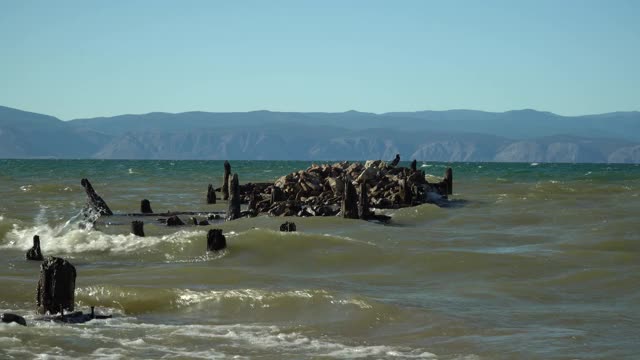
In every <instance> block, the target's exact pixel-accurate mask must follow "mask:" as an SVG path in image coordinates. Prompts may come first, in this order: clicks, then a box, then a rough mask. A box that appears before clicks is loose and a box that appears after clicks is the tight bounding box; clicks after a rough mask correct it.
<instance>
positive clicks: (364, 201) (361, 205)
mask: <svg viewBox="0 0 640 360" xmlns="http://www.w3.org/2000/svg"><path fill="white" fill-rule="evenodd" d="M367 191H368V189H367V182H366V181H363V182H362V183H360V196H359V199H358V217H360V219H362V220H367V219H368V218H369V215H371V212H370V211H369V194H368V193H367Z"/></svg>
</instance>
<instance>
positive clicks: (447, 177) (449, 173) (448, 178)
mask: <svg viewBox="0 0 640 360" xmlns="http://www.w3.org/2000/svg"><path fill="white" fill-rule="evenodd" d="M443 181H444V182H445V183H446V184H447V195H452V194H453V170H452V169H451V168H447V170H446V171H445V173H444V180H443Z"/></svg>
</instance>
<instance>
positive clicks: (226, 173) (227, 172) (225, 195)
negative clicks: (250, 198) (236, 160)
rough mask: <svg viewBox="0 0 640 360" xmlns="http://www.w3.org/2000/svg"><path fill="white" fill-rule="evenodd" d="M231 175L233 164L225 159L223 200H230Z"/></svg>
mask: <svg viewBox="0 0 640 360" xmlns="http://www.w3.org/2000/svg"><path fill="white" fill-rule="evenodd" d="M230 176H231V164H229V162H228V161H226V160H225V161H224V174H223V175H222V200H229V177H230Z"/></svg>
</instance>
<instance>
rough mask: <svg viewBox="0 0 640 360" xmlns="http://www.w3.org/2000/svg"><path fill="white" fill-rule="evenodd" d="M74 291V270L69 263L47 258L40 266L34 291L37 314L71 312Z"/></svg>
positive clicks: (59, 259)
mask: <svg viewBox="0 0 640 360" xmlns="http://www.w3.org/2000/svg"><path fill="white" fill-rule="evenodd" d="M75 290H76V268H75V267H74V266H73V265H71V263H70V262H68V261H66V260H64V259H62V258H57V257H48V258H47V259H46V260H45V261H44V262H42V265H40V280H39V281H38V288H37V291H36V306H37V312H38V313H39V314H46V313H50V314H56V313H58V312H60V311H64V310H67V311H73V309H74V302H75Z"/></svg>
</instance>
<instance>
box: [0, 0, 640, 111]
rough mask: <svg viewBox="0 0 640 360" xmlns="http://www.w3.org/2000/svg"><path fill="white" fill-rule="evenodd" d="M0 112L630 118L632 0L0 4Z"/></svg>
mask: <svg viewBox="0 0 640 360" xmlns="http://www.w3.org/2000/svg"><path fill="white" fill-rule="evenodd" d="M0 105H5V106H10V107H16V108H20V109H24V110H29V111H35V112H41V113H46V114H50V115H54V116H57V117H59V118H61V119H65V120H67V119H72V118H78V117H94V116H108V115H117V114H123V113H146V112H151V111H167V112H182V111H191V110H203V111H250V110H259V109H268V110H278V111H330V112H334V111H335V112H337V111H346V110H350V109H355V110H360V111H369V112H387V111H414V110H425V109H429V110H445V109H460V108H464V109H479V110H488V111H505V110H511V109H522V108H534V109H538V110H546V111H552V112H556V113H559V114H564V115H578V114H587V113H602V112H609V111H628V110H640V1H636V0H626V1H625V0H619V1H618V0H609V1H604V0H603V1H577V0H554V1H545V0H539V1H533V0H532V1H506V0H505V1H480V0H477V1H445V0H439V1H391V0H389V1H324V0H323V1H277V0H274V1H271V0H270V1H266V0H265V1H224V2H222V1H135V0H133V1H131V0H127V1H125V0H122V1H25V0H20V1H2V2H0Z"/></svg>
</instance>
